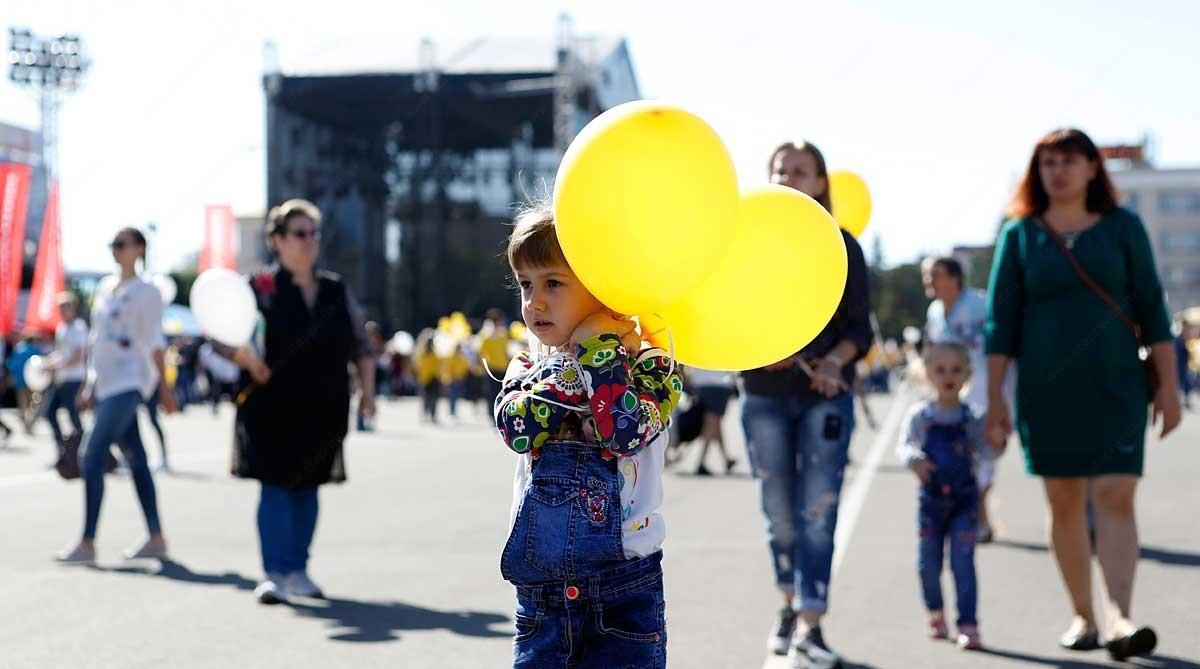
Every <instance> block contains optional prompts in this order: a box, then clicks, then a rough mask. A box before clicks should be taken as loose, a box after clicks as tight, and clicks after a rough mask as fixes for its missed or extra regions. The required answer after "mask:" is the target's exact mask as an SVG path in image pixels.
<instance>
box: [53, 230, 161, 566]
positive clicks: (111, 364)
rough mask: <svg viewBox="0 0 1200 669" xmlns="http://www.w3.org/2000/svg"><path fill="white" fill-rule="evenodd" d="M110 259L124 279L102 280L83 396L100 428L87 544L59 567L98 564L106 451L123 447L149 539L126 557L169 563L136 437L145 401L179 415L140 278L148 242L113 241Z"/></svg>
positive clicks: (127, 237)
mask: <svg viewBox="0 0 1200 669" xmlns="http://www.w3.org/2000/svg"><path fill="white" fill-rule="evenodd" d="M111 247H112V254H113V259H114V260H116V262H117V264H118V265H120V273H119V274H117V275H112V276H108V277H105V278H104V279H103V280H102V281H101V282H100V284H99V286H97V288H96V296H95V299H94V301H93V304H92V331H91V339H90V342H89V345H90V348H91V351H90V353H89V355H88V376H87V382H86V383H85V385H84V387H83V389H82V390H81V391H80V393H79V404H80V406H81V407H83V408H87V407H89V406H93V405H94V406H95V410H96V420H95V423H94V424H93V426H92V432H91V434H90V435H88V439H87V447H86V449H85V450H84V452H83V454H82V455H81V456H80V459H81V462H80V469H81V471H82V473H83V480H84V501H85V503H86V514H85V517H84V526H83V537H82V538H81V539H80V541H79V543H78V544H77V545H76V546H75V547H74V548H72V549H71V550H68V551H65V552H63V553H62V554H60V555H59V556H58V559H59V560H60V561H62V562H70V563H91V562H93V561H94V560H95V557H96V547H95V538H96V524H97V521H98V520H99V518H100V503H101V502H102V501H103V499H104V469H105V460H106V457H105V456H106V455H107V453H108V449H109V447H110V446H111V445H112V444H114V443H115V444H118V445H119V446H120V447H121V452H122V454H123V455H124V456H125V461H126V463H128V464H129V469H130V472H131V474H132V476H133V484H134V487H135V488H136V489H137V496H138V501H139V502H140V503H141V505H142V512H143V514H144V515H145V517H146V528H147V529H148V530H149V533H150V537H149V539H147V540H146V542H145V543H143V544H142V545H141V546H140V547H139V548H136V549H133V550H130V551H128V552H126V553H125V557H127V558H129V559H133V558H164V557H166V554H167V543H166V540H164V539H163V535H162V529H161V528H160V526H159V521H158V504H157V500H156V497H155V491H154V479H153V478H151V476H150V468H149V467H148V466H147V465H146V449H145V448H144V447H143V446H142V439H141V436H140V435H139V434H138V424H137V410H138V407H139V406H141V404H142V402H143V401H144V398H149V397H151V394H152V393H155V392H157V393H158V401H159V402H160V403H161V404H162V407H163V410H164V411H165V412H166V413H173V412H175V411H176V409H177V406H176V404H175V397H174V395H172V394H171V390H170V388H169V387H168V386H167V384H166V382H165V381H163V379H164V378H165V376H164V374H163V332H162V313H163V305H162V298H161V297H160V295H159V292H158V289H157V288H155V287H154V286H153V285H151V284H150V283H147V282H146V281H143V280H142V279H141V277H139V276H138V274H137V261H138V260H139V259H140V260H143V262H144V261H145V257H146V238H145V237H144V236H142V233H141V232H139V231H138V230H136V229H134V228H124V229H122V230H121V231H120V232H118V233H117V235H116V237H114V238H113V241H112V244H111Z"/></svg>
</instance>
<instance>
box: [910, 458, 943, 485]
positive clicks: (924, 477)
mask: <svg viewBox="0 0 1200 669" xmlns="http://www.w3.org/2000/svg"><path fill="white" fill-rule="evenodd" d="M908 467H909V469H911V470H913V473H914V474H916V475H917V478H919V479H921V483H929V479H930V478H932V477H933V473H934V472H935V471H937V465H935V464H933V463H932V462H930V461H929V460H917V461H916V462H914V463H912V464H911V465H909V466H908Z"/></svg>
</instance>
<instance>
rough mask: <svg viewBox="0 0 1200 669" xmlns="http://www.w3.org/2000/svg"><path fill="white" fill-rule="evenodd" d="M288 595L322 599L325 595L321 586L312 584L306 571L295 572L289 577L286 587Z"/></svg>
mask: <svg viewBox="0 0 1200 669" xmlns="http://www.w3.org/2000/svg"><path fill="white" fill-rule="evenodd" d="M285 587H287V591H288V594H290V595H295V596H296V597H313V598H315V599H321V598H323V597H324V596H325V595H324V594H323V593H322V592H321V588H320V586H318V585H317V584H316V583H313V582H312V579H311V578H309V577H308V573H307V572H304V571H294V572H292V573H290V574H288V575H287V583H286V586H285Z"/></svg>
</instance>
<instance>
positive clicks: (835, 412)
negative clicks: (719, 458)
mask: <svg viewBox="0 0 1200 669" xmlns="http://www.w3.org/2000/svg"><path fill="white" fill-rule="evenodd" d="M742 428H743V429H744V430H745V432H746V442H747V444H748V446H749V452H750V463H751V466H752V467H753V471H754V478H755V480H756V481H757V483H758V493H759V500H760V501H761V503H762V511H763V514H764V515H765V516H766V525H767V542H768V544H769V545H770V549H771V561H772V564H773V566H774V567H775V579H776V583H778V585H779V589H780V590H782V591H783V592H785V593H790V594H792V595H793V601H792V608H794V609H796V610H799V611H811V612H814V613H825V612H826V610H828V608H829V579H830V571H831V568H832V564H833V534H834V530H835V528H836V527H837V511H838V500H839V497H840V496H841V491H842V479H843V477H844V474H845V470H846V453H847V450H848V449H849V447H850V435H851V433H852V432H853V431H854V396H853V395H851V394H850V393H842V394H841V395H838V396H837V397H834V398H833V399H826V398H823V397H822V398H811V397H771V396H765V395H753V394H750V393H747V394H746V399H745V401H744V402H743V403H742Z"/></svg>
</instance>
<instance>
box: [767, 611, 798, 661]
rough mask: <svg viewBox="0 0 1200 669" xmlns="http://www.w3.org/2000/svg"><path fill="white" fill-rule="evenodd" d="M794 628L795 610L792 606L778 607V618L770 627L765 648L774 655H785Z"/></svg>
mask: <svg viewBox="0 0 1200 669" xmlns="http://www.w3.org/2000/svg"><path fill="white" fill-rule="evenodd" d="M795 630H796V612H795V611H793V610H792V607H790V606H785V607H783V608H782V609H779V619H778V620H776V621H775V626H774V627H772V628H771V636H769V637H767V650H768V651H770V652H771V653H773V654H775V655H787V652H788V646H790V645H791V643H792V632H794V631H795Z"/></svg>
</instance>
